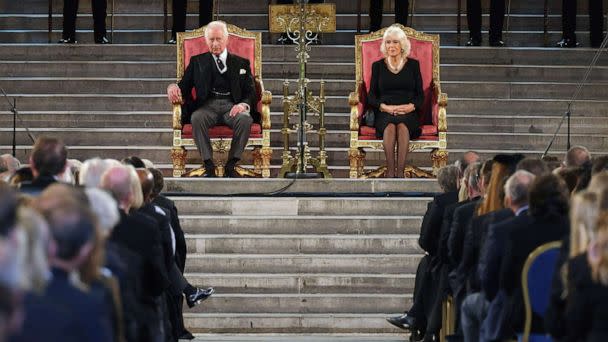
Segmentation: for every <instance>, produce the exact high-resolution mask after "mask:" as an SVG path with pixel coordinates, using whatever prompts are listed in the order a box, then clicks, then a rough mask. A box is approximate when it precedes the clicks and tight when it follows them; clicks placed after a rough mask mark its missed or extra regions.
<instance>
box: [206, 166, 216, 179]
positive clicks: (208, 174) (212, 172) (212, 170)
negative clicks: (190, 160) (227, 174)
mask: <svg viewBox="0 0 608 342" xmlns="http://www.w3.org/2000/svg"><path fill="white" fill-rule="evenodd" d="M203 177H205V178H214V177H217V176H216V174H215V166H213V167H206V166H205V173H203Z"/></svg>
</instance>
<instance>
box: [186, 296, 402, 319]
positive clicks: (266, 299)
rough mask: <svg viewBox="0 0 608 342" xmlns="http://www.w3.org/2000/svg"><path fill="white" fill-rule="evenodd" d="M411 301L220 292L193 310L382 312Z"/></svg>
mask: <svg viewBox="0 0 608 342" xmlns="http://www.w3.org/2000/svg"><path fill="white" fill-rule="evenodd" d="M411 304H412V300H411V295H403V294H361V293H356V294H350V293H348V294H283V293H280V294H267V293H264V294H221V293H216V294H214V295H213V297H211V298H210V299H209V300H206V301H205V303H204V305H198V306H195V307H194V308H192V309H190V310H188V311H189V312H193V313H220V312H221V313H232V312H239V313H265V314H268V313H306V314H310V313H350V312H357V313H384V312H396V311H399V310H403V308H407V307H410V306H411Z"/></svg>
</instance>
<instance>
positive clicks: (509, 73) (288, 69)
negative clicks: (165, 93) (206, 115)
mask: <svg viewBox="0 0 608 342" xmlns="http://www.w3.org/2000/svg"><path fill="white" fill-rule="evenodd" d="M354 65H355V64H354V61H352V62H335V63H323V62H311V63H308V64H307V68H306V73H307V75H308V77H309V78H311V79H326V78H327V79H338V78H339V79H343V80H354V79H355V72H354ZM586 69H587V67H586V66H571V67H568V68H563V67H562V66H549V65H508V64H505V65H487V64H442V65H441V79H442V80H443V81H505V80H509V81H513V82H538V81H539V80H542V81H544V82H578V81H580V80H581V79H582V78H583V75H584V74H585V71H586ZM0 73H1V74H2V75H3V77H89V78H102V77H115V78H135V79H137V78H163V79H170V80H171V81H174V79H175V62H174V61H148V62H136V61H90V62H89V61H81V62H78V61H75V62H70V61H30V62H27V63H24V62H22V61H0ZM298 73H299V65H298V64H297V63H296V62H291V61H289V62H264V65H263V73H262V75H263V79H285V78H288V79H294V78H296V77H297V76H298ZM607 78H608V67H603V66H598V67H595V68H594V69H593V72H592V73H591V75H590V77H589V81H590V82H600V81H603V80H605V79H607ZM277 90H280V88H278V89H277Z"/></svg>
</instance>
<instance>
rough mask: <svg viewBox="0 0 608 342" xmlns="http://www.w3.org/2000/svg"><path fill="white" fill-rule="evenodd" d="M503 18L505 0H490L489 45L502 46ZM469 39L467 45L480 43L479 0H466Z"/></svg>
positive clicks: (478, 44)
mask: <svg viewBox="0 0 608 342" xmlns="http://www.w3.org/2000/svg"><path fill="white" fill-rule="evenodd" d="M504 19H505V0H491V1H490V46H504V45H505V43H504V42H503V41H502V24H503V22H504ZM467 23H468V25H469V41H468V42H467V46H480V45H481V0H467Z"/></svg>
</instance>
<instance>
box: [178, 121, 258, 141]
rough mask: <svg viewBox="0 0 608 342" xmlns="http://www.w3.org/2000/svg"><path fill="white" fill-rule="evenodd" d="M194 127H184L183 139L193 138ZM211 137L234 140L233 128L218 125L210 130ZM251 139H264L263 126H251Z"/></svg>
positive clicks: (188, 125) (256, 124) (255, 124)
mask: <svg viewBox="0 0 608 342" xmlns="http://www.w3.org/2000/svg"><path fill="white" fill-rule="evenodd" d="M192 137H193V136H192V125H191V124H186V125H184V127H182V138H184V139H190V138H192ZM209 137H210V138H211V139H220V138H222V139H226V138H232V128H230V127H228V126H226V125H217V126H213V127H211V129H209ZM249 137H250V138H261V137H262V125H260V124H258V123H254V124H252V125H251V131H250V136H249Z"/></svg>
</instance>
